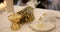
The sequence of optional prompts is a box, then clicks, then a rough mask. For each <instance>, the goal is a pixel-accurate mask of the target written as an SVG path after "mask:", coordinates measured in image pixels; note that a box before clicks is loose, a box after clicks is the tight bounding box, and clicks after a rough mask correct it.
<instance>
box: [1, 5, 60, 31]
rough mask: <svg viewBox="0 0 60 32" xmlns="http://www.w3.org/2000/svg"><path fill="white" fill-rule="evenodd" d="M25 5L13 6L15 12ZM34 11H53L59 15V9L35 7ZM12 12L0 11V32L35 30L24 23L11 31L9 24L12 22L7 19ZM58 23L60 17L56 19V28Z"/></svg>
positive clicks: (59, 22)
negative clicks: (18, 28) (0, 12)
mask: <svg viewBox="0 0 60 32" xmlns="http://www.w3.org/2000/svg"><path fill="white" fill-rule="evenodd" d="M25 7H26V6H14V12H15V13H16V12H18V11H20V10H22V9H24V8H25ZM36 12H38V13H39V12H40V13H42V12H53V13H55V15H56V16H57V17H60V11H53V10H47V9H39V8H35V9H34V13H35V14H36ZM12 13H13V12H11V13H9V12H7V11H4V12H2V14H0V32H36V31H33V30H31V28H29V27H28V26H29V25H26V24H25V25H24V26H23V27H22V28H21V29H20V30H18V31H12V30H11V24H12V23H11V22H10V21H9V20H8V16H9V15H10V14H12ZM59 24H60V19H57V21H56V25H57V26H56V29H57V27H59V26H60V25H59ZM58 30H59V29H58ZM58 30H53V31H52V32H54V31H55V32H57V31H58Z"/></svg>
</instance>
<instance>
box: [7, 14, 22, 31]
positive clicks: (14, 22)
mask: <svg viewBox="0 0 60 32" xmlns="http://www.w3.org/2000/svg"><path fill="white" fill-rule="evenodd" d="M21 18H22V17H21V15H19V14H12V15H10V16H8V19H9V20H10V21H11V22H12V26H11V29H12V30H19V29H20V24H19V22H20V19H21Z"/></svg>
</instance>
